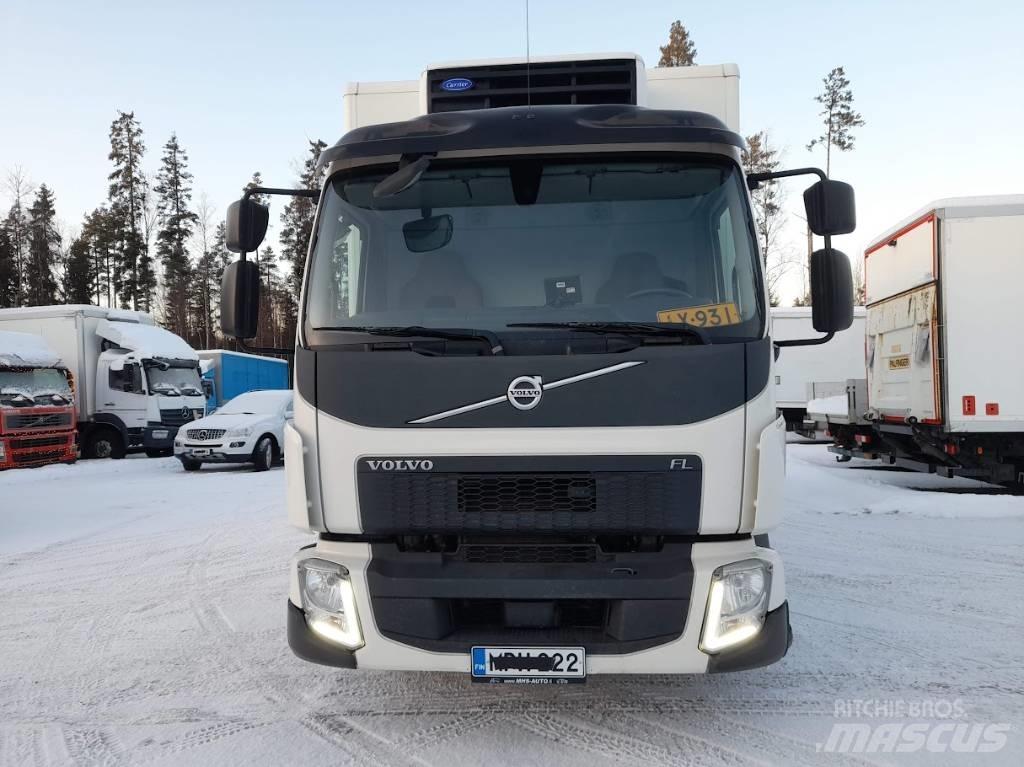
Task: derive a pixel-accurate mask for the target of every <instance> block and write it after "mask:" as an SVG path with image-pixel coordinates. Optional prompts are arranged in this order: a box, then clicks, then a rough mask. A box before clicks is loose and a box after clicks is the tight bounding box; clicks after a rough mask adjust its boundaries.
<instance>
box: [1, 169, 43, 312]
mask: <svg viewBox="0 0 1024 767" xmlns="http://www.w3.org/2000/svg"><path fill="white" fill-rule="evenodd" d="M4 186H5V187H6V188H7V193H8V196H9V197H10V199H11V208H10V211H9V212H8V214H7V218H6V219H5V220H4V222H3V224H2V226H3V228H4V229H6V230H7V235H8V237H9V238H10V241H11V248H12V250H13V254H14V255H13V258H14V288H15V301H14V303H13V304H12V306H24V305H25V290H26V287H27V285H26V282H25V270H26V268H27V265H28V244H29V231H28V215H27V214H26V208H27V207H28V200H29V198H30V197H31V196H32V193H33V192H34V191H35V186H34V185H33V183H32V182H31V181H30V180H29V178H28V175H27V174H26V173H25V171H24V170H23V169H22V168H21V166H15V167H14V168H13V169H11V170H10V171H9V172H8V173H7V178H6V179H5V183H4Z"/></svg>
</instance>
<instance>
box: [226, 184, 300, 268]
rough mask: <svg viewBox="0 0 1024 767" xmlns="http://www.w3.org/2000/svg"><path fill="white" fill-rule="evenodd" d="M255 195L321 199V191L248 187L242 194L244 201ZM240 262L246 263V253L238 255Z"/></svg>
mask: <svg viewBox="0 0 1024 767" xmlns="http://www.w3.org/2000/svg"><path fill="white" fill-rule="evenodd" d="M254 194H279V195H284V196H286V197H309V198H311V199H319V197H320V190H319V189H281V188H278V187H272V186H250V187H246V188H245V191H243V192H242V199H243V200H248V199H249V198H250V197H252V196H253V195H254ZM238 259H239V260H240V261H245V251H242V252H241V253H239V254H238Z"/></svg>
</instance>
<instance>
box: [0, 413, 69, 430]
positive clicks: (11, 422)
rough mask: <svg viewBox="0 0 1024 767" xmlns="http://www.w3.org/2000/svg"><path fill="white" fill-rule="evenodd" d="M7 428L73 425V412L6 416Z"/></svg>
mask: <svg viewBox="0 0 1024 767" xmlns="http://www.w3.org/2000/svg"><path fill="white" fill-rule="evenodd" d="M4 423H5V424H6V425H7V429H9V430H14V429H54V428H60V427H62V426H70V425H71V413H45V414H42V415H39V414H36V415H32V414H25V415H8V416H4Z"/></svg>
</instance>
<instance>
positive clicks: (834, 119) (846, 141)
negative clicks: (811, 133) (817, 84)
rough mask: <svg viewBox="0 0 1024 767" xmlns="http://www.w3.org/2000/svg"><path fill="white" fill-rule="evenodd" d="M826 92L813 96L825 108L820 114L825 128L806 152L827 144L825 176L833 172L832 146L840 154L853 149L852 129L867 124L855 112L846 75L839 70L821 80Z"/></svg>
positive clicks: (834, 70)
mask: <svg viewBox="0 0 1024 767" xmlns="http://www.w3.org/2000/svg"><path fill="white" fill-rule="evenodd" d="M822 82H823V83H824V84H825V89H824V90H823V91H822V92H821V93H819V94H818V95H817V96H815V97H814V100H815V101H817V102H818V103H819V104H821V105H822V109H821V112H820V113H819V115H820V116H821V118H822V123H823V125H824V126H825V127H824V132H823V133H822V134H821V135H820V136H818V137H817V138H815V139H812V140H811V142H810V143H809V144H808V145H807V150H808V151H810V150H811V149H814V147H816V146H817V145H818V144H824V145H825V175H826V176H827V175H829V174H830V173H831V171H832V147H835V148H836V149H838V150H839V151H840V152H849V151H850V150H852V149H853V134H852V133H851V132H850V131H851V130H852V129H853V128H859V127H860V126H862V125H864V120H863V119H862V118H861V116H860V113H859V112H855V111H854V109H853V91H852V90H851V88H850V81H849V80H848V79H847V78H846V72H845V71H844V70H843V68H842V67H836V68H835V69H833V70H832V71H831V72H829V73H828V76H827V77H824V78H822Z"/></svg>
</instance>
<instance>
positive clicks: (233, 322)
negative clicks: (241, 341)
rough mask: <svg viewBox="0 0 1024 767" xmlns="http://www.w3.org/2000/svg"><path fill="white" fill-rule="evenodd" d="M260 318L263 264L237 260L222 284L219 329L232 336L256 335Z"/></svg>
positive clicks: (231, 264)
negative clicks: (261, 265)
mask: <svg viewBox="0 0 1024 767" xmlns="http://www.w3.org/2000/svg"><path fill="white" fill-rule="evenodd" d="M259 321H260V268H259V267H258V266H256V264H255V263H253V262H252V261H235V262H233V263H230V264H228V265H227V268H225V269H224V279H223V280H222V281H221V285H220V329H221V330H222V331H224V335H226V336H232V337H233V338H253V337H255V335H256V329H257V328H258V327H259Z"/></svg>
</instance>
